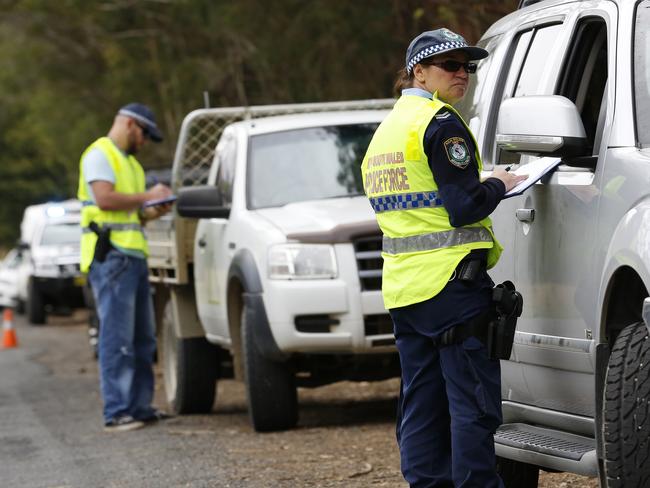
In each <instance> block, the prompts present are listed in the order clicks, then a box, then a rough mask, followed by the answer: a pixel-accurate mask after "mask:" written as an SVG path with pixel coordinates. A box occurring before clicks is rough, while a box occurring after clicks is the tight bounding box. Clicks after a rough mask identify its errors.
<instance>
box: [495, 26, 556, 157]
mask: <svg viewBox="0 0 650 488" xmlns="http://www.w3.org/2000/svg"><path fill="white" fill-rule="evenodd" d="M562 28H563V24H551V25H546V26H544V27H541V28H538V29H536V30H526V31H522V32H520V33H519V34H518V35H517V36H516V37H515V40H514V42H513V46H512V51H511V52H512V54H511V59H510V63H509V64H508V65H505V67H506V69H507V70H508V75H507V77H506V78H505V82H504V85H502V86H501V87H500V88H501V90H502V92H501V93H502V94H501V95H498V98H499V99H500V100H504V99H506V98H510V97H523V96H527V95H544V94H550V93H545V91H546V89H545V84H544V83H543V80H544V78H543V75H544V74H545V73H546V72H547V68H548V57H549V55H550V54H551V52H552V46H553V44H554V42H555V41H556V39H558V38H559V35H560V31H561V30H562ZM549 46H551V47H549ZM545 70H546V71H545ZM497 91H499V90H497ZM495 115H496V114H495ZM495 129H496V124H495V125H493V129H492V130H491V131H490V134H494V132H495ZM490 146H491V147H494V150H495V151H496V152H497V154H496V157H495V161H496V163H497V164H518V163H519V162H520V159H521V155H520V154H518V153H513V152H508V151H503V150H501V149H497V148H496V147H495V146H496V145H495V144H494V140H491V141H490Z"/></svg>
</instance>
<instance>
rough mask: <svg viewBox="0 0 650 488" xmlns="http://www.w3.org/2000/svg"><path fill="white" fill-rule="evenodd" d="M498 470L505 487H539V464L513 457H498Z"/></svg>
mask: <svg viewBox="0 0 650 488" xmlns="http://www.w3.org/2000/svg"><path fill="white" fill-rule="evenodd" d="M497 472H498V473H499V476H501V479H502V480H503V486H505V488H537V484H538V482H539V468H538V467H537V466H533V465H532V464H526V463H521V462H519V461H513V460H512V459H506V458H502V457H497Z"/></svg>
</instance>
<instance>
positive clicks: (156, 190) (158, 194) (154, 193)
mask: <svg viewBox="0 0 650 488" xmlns="http://www.w3.org/2000/svg"><path fill="white" fill-rule="evenodd" d="M171 194H172V191H171V189H170V188H169V187H168V186H167V185H163V184H162V183H157V184H155V185H154V186H152V187H151V188H149V190H147V200H159V199H160V198H167V197H168V196H170V195H171Z"/></svg>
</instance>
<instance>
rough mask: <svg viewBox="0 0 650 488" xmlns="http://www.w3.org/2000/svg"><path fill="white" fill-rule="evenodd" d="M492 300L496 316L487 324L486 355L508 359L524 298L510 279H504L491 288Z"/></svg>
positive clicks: (492, 357)
mask: <svg viewBox="0 0 650 488" xmlns="http://www.w3.org/2000/svg"><path fill="white" fill-rule="evenodd" d="M492 302H493V303H494V308H495V312H496V318H495V319H494V320H492V321H491V322H490V324H489V326H488V336H487V349H488V355H489V357H490V358H491V359H510V353H511V352H512V344H513V342H514V340H515V329H516V327H517V318H518V317H519V316H521V312H522V311H523V306H524V299H523V297H522V296H521V293H519V292H518V291H517V290H516V289H515V285H514V284H513V283H512V282H511V281H504V282H503V283H501V284H500V285H497V286H495V287H494V289H493V290H492Z"/></svg>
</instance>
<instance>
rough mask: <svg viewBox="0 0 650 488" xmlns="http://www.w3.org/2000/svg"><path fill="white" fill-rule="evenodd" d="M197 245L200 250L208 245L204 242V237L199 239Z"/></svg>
mask: <svg viewBox="0 0 650 488" xmlns="http://www.w3.org/2000/svg"><path fill="white" fill-rule="evenodd" d="M197 244H198V245H199V247H201V248H203V247H205V246H207V245H208V243H207V242H206V241H205V237H201V238H200V239H199V242H198V243H197Z"/></svg>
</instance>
